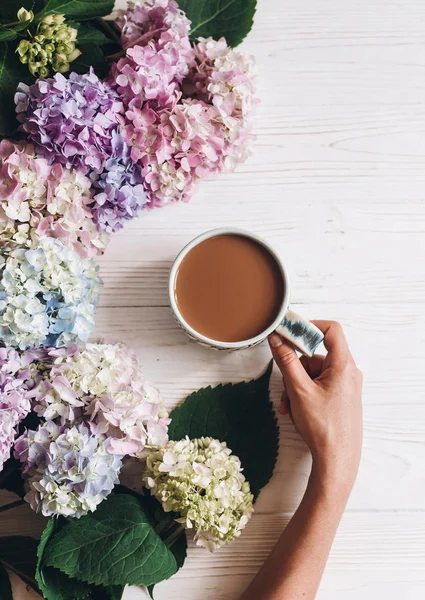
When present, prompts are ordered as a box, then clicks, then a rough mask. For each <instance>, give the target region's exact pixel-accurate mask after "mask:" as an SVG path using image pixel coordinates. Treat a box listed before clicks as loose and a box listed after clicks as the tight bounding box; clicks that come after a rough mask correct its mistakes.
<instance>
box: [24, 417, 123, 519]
mask: <svg viewBox="0 0 425 600" xmlns="http://www.w3.org/2000/svg"><path fill="white" fill-rule="evenodd" d="M109 443H110V442H109V440H108V439H107V438H106V437H105V436H102V435H96V436H95V435H93V434H92V433H91V431H90V429H89V427H88V426H87V425H86V424H84V423H80V424H79V425H75V426H74V427H70V428H69V429H66V428H65V427H59V426H58V425H56V424H55V423H53V422H52V421H47V422H46V423H43V424H42V425H40V426H39V427H38V429H37V430H36V431H31V430H28V431H27V432H26V433H24V434H23V435H22V436H21V437H20V438H18V440H17V441H16V444H15V457H16V458H18V459H19V460H20V461H21V462H22V463H23V465H24V473H25V474H26V475H27V477H28V484H29V488H30V491H29V493H28V494H27V495H26V496H25V500H26V501H27V502H28V503H29V504H30V505H31V508H32V509H33V510H34V511H35V512H37V513H39V512H41V513H42V514H43V515H44V516H45V517H50V516H52V515H63V516H65V517H75V518H80V517H82V516H83V515H85V514H87V513H88V512H93V511H94V510H96V507H97V506H98V505H99V504H100V503H101V502H102V500H104V499H105V498H106V497H107V496H108V495H109V494H110V493H111V491H112V490H113V488H114V485H115V484H116V483H118V481H119V472H120V469H121V466H122V458H121V457H120V456H117V455H113V454H111V453H110V452H108V446H109Z"/></svg>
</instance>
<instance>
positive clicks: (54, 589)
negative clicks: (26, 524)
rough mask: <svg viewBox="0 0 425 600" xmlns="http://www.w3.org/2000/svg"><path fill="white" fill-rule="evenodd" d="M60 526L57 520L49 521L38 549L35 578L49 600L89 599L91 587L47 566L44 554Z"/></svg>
mask: <svg viewBox="0 0 425 600" xmlns="http://www.w3.org/2000/svg"><path fill="white" fill-rule="evenodd" d="M59 528H60V524H59V522H58V521H57V520H55V519H49V521H48V522H47V525H46V527H45V529H44V531H43V533H42V535H41V539H40V543H39V545H38V549H37V558H38V562H37V568H36V572H35V578H36V580H37V583H38V585H39V588H40V590H41V591H42V593H43V596H44V597H45V598H47V600H78V599H84V598H87V596H88V595H89V594H90V591H91V587H90V586H89V585H88V584H87V583H84V582H82V581H78V580H77V579H71V578H70V577H68V575H65V573H62V572H61V571H59V570H58V569H55V568H54V567H49V566H46V565H45V561H44V553H45V551H46V546H47V545H48V543H49V540H50V539H51V538H52V536H53V535H54V534H55V533H56V532H57V531H58V530H59Z"/></svg>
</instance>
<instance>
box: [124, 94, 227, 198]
mask: <svg viewBox="0 0 425 600" xmlns="http://www.w3.org/2000/svg"><path fill="white" fill-rule="evenodd" d="M214 114H215V108H214V107H213V106H208V105H207V104H205V103H204V102H201V101H194V100H191V99H186V100H183V101H182V103H181V104H177V105H176V106H175V107H174V109H173V110H165V111H161V112H157V111H155V110H154V109H153V108H152V107H151V105H150V104H149V103H146V104H145V105H144V106H143V108H141V109H140V108H133V109H129V110H128V111H127V119H128V123H127V125H126V127H125V128H124V131H123V137H124V139H125V140H126V142H127V143H128V144H129V145H130V146H131V148H132V158H133V160H135V161H140V163H141V165H142V170H143V177H144V180H145V188H146V190H147V193H148V195H149V198H150V202H151V206H162V205H163V204H166V203H169V202H175V201H177V200H187V199H188V198H189V197H190V194H191V192H192V189H193V186H194V184H195V183H196V182H197V181H198V180H199V179H201V178H203V177H205V176H207V175H209V174H210V173H213V172H217V171H220V170H221V169H222V168H223V148H224V139H223V132H222V129H221V128H220V127H219V126H217V124H216V123H215V121H214Z"/></svg>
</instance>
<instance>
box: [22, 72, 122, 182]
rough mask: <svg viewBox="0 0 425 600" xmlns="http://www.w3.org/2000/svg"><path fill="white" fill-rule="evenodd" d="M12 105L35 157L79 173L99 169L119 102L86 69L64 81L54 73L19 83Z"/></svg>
mask: <svg viewBox="0 0 425 600" xmlns="http://www.w3.org/2000/svg"><path fill="white" fill-rule="evenodd" d="M15 104H16V113H17V118H18V120H19V121H20V122H21V126H20V128H21V130H22V131H24V132H25V133H26V134H27V136H28V139H29V140H30V141H31V142H32V143H34V144H35V146H36V149H37V153H38V154H39V155H40V156H42V157H45V158H47V159H48V160H49V162H51V163H52V162H58V163H60V164H62V165H64V166H65V167H67V168H71V167H75V168H79V169H80V170H81V171H82V172H83V173H88V172H89V171H95V172H97V173H101V172H102V171H103V169H104V167H105V162H106V161H107V159H108V158H109V157H110V156H111V137H112V131H115V130H116V129H117V127H118V116H119V114H120V113H121V112H122V103H121V101H120V100H119V97H118V95H117V92H115V91H114V90H113V89H112V87H111V86H110V85H109V84H108V83H107V82H106V81H101V80H100V79H99V78H98V77H97V75H96V74H95V73H94V71H93V69H92V68H90V71H89V73H86V74H84V75H78V74H77V73H70V75H69V78H68V79H66V78H65V77H64V76H63V75H61V74H60V73H57V74H56V75H55V76H54V77H53V78H49V79H39V80H38V81H36V82H35V83H34V84H33V85H31V86H27V85H25V84H23V83H21V84H19V86H18V91H17V93H16V94H15Z"/></svg>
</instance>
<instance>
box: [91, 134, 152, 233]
mask: <svg viewBox="0 0 425 600" xmlns="http://www.w3.org/2000/svg"><path fill="white" fill-rule="evenodd" d="M91 177H92V180H93V186H94V188H95V189H96V190H97V193H95V195H94V198H93V200H94V202H93V204H92V212H93V218H94V220H95V222H96V224H97V227H98V229H99V230H100V231H106V232H112V231H118V230H119V229H121V228H122V227H123V225H124V221H126V220H128V219H132V218H133V217H134V216H136V215H137V213H138V212H139V211H140V209H141V208H142V207H143V206H144V205H145V204H146V203H147V202H148V197H147V195H146V192H145V188H144V186H143V176H142V168H141V167H140V166H139V165H138V164H135V163H134V162H133V161H132V160H131V158H130V147H129V146H128V145H127V144H126V143H125V142H124V140H123V138H122V136H121V134H120V133H118V132H113V134H112V155H111V157H110V158H108V160H107V161H106V163H105V170H104V171H103V173H101V174H100V175H98V174H96V173H95V172H93V173H92V175H91Z"/></svg>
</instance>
